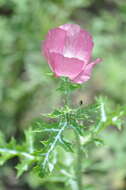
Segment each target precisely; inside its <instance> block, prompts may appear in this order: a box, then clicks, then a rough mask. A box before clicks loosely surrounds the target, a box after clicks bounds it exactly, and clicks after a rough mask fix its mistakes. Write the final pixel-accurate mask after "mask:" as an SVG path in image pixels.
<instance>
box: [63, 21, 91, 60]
mask: <svg viewBox="0 0 126 190" xmlns="http://www.w3.org/2000/svg"><path fill="white" fill-rule="evenodd" d="M60 28H62V29H63V30H65V31H66V32H67V37H66V41H65V47H64V52H63V54H64V56H65V57H69V58H72V57H74V58H78V59H80V60H83V61H85V63H88V62H89V60H90V57H91V53H92V48H93V40H92V37H91V35H90V34H89V32H87V31H86V30H83V29H81V28H80V26H79V25H77V24H65V25H62V26H60Z"/></svg>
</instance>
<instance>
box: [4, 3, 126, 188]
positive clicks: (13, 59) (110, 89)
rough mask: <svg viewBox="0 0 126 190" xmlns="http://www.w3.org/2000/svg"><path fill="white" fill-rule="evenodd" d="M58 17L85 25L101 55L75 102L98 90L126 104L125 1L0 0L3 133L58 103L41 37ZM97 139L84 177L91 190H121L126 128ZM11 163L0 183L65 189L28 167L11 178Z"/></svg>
mask: <svg viewBox="0 0 126 190" xmlns="http://www.w3.org/2000/svg"><path fill="white" fill-rule="evenodd" d="M64 23H77V24H80V25H81V27H82V28H86V29H87V30H88V31H90V33H91V34H92V35H93V37H94V42H95V46H94V51H93V57H94V58H96V57H101V58H102V59H103V62H102V63H101V64H100V65H98V66H97V67H96V68H95V69H94V71H93V75H92V78H91V80H90V81H88V82H87V83H86V84H85V85H84V88H83V89H81V90H79V91H78V92H77V93H76V94H75V95H74V96H73V104H78V103H79V101H80V100H83V101H84V102H89V103H90V102H92V101H93V100H94V97H95V96H97V95H103V96H107V97H108V98H109V100H110V102H111V103H112V104H114V105H115V106H116V105H117V106H118V105H119V104H120V105H123V104H125V103H126V100H125V97H126V85H125V83H126V74H125V73H126V63H125V62H126V54H125V51H126V1H125V0H36V1H34V0H0V130H2V131H4V133H5V134H6V137H7V139H9V138H10V137H11V136H15V137H16V139H20V138H21V137H22V134H23V131H24V129H25V128H27V127H28V126H29V125H30V123H31V121H32V120H33V119H34V118H36V117H38V116H40V114H41V113H45V112H50V111H51V110H52V109H53V108H55V107H56V106H58V105H60V104H62V102H61V100H60V95H59V94H58V92H56V91H55V89H56V87H57V81H56V80H53V79H52V78H51V77H49V76H48V75H46V73H48V72H49V71H50V70H49V68H48V65H47V63H46V61H45V60H44V58H43V57H42V56H41V42H42V40H43V39H44V36H45V34H46V33H47V31H48V30H49V29H51V28H53V27H56V26H58V25H62V24H64ZM103 138H104V140H105V143H106V146H105V147H104V148H98V149H96V150H95V151H94V152H93V154H92V157H91V158H90V163H88V161H87V165H88V164H90V165H91V163H95V164H93V167H94V168H92V170H91V171H89V172H88V173H87V174H86V175H85V179H84V180H87V181H88V182H89V183H91V184H95V188H96V189H97V190H125V189H126V130H124V131H123V132H118V131H117V130H108V131H106V132H104V133H103ZM15 162H17V161H16V159H13V160H12V161H10V162H8V163H7V164H6V165H5V166H4V167H1V168H0V190H11V189H12V190H26V189H27V190H35V189H36V190H53V189H55V190H59V189H64V190H65V189H67V188H65V186H64V185H63V182H62V183H61V182H59V181H60V180H59V179H57V178H55V179H45V180H42V179H40V178H38V177H37V176H34V175H33V174H32V173H31V174H29V173H26V174H25V175H24V176H23V177H21V178H20V179H18V180H17V179H16V177H15V169H13V167H14V166H15ZM51 180H52V181H51ZM47 182H48V183H47ZM88 188H89V190H93V189H94V188H93V187H92V186H89V187H88Z"/></svg>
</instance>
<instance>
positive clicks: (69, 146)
mask: <svg viewBox="0 0 126 190" xmlns="http://www.w3.org/2000/svg"><path fill="white" fill-rule="evenodd" d="M60 144H61V146H62V147H63V148H64V149H65V150H66V151H67V152H73V148H72V144H71V143H70V142H69V141H67V140H64V139H63V138H60Z"/></svg>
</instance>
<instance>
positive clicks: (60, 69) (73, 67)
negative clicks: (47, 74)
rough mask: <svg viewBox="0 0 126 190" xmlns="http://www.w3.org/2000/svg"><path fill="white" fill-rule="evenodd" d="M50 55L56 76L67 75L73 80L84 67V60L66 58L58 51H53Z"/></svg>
mask: <svg viewBox="0 0 126 190" xmlns="http://www.w3.org/2000/svg"><path fill="white" fill-rule="evenodd" d="M50 56H51V59H50V60H51V62H52V63H51V65H53V71H54V72H55V74H56V76H66V77H69V78H70V79H71V80H72V79H73V78H75V77H76V76H77V75H78V74H79V73H80V72H81V71H82V69H83V66H84V62H83V61H81V60H78V59H76V58H66V57H64V56H62V55H60V54H57V53H51V55H50Z"/></svg>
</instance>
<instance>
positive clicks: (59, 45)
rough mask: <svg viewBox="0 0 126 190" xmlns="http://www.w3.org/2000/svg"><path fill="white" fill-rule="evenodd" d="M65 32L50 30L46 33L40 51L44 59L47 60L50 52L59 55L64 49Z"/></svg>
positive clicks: (56, 29) (58, 29)
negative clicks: (41, 50)
mask: <svg viewBox="0 0 126 190" xmlns="http://www.w3.org/2000/svg"><path fill="white" fill-rule="evenodd" d="M65 38H66V32H65V31H64V30H62V29H60V28H55V29H52V30H50V31H49V32H48V34H47V36H46V40H44V42H43V45H42V49H43V52H44V55H45V57H47V58H48V56H49V53H50V52H55V53H61V54H62V52H63V49H64V43H65Z"/></svg>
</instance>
